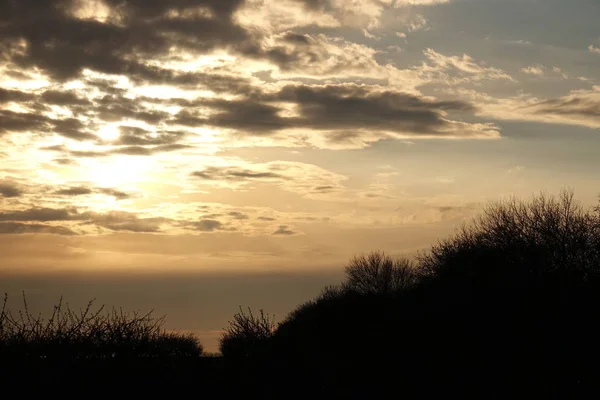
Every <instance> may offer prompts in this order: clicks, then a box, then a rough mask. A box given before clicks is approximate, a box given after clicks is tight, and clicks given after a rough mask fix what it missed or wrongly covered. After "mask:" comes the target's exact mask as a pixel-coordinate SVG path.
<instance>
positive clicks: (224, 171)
mask: <svg viewBox="0 0 600 400" xmlns="http://www.w3.org/2000/svg"><path fill="white" fill-rule="evenodd" d="M192 176H194V177H196V178H201V179H206V180H228V181H243V180H260V179H288V178H287V177H285V176H283V175H280V174H277V173H275V172H256V171H251V170H247V169H241V168H229V167H209V168H206V169H204V170H203V171H196V172H192Z"/></svg>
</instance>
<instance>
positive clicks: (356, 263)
mask: <svg viewBox="0 0 600 400" xmlns="http://www.w3.org/2000/svg"><path fill="white" fill-rule="evenodd" d="M345 272H346V281H345V282H344V283H343V285H344V287H345V288H347V289H348V290H353V291H356V292H358V293H362V294H391V293H394V292H398V291H401V290H404V289H406V288H409V287H411V286H413V285H414V284H415V283H416V282H417V280H418V277H419V274H418V271H417V268H416V266H415V265H414V263H413V262H412V261H410V260H408V259H406V258H401V259H393V258H391V257H390V256H388V255H386V254H385V253H384V252H381V251H374V252H371V253H368V254H366V255H365V254H362V255H359V256H355V257H353V258H352V259H351V260H350V263H349V264H348V265H347V266H346V269H345Z"/></svg>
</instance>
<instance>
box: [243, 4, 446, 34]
mask: <svg viewBox="0 0 600 400" xmlns="http://www.w3.org/2000/svg"><path fill="white" fill-rule="evenodd" d="M447 2H448V0H396V1H393V0H353V1H347V0H249V1H248V2H247V6H246V7H244V8H243V9H241V10H240V12H239V13H238V17H241V22H242V24H243V25H244V26H248V25H249V26H258V27H261V28H263V29H268V30H281V29H286V28H289V27H291V26H308V25H316V26H319V27H325V28H333V27H350V28H355V29H361V30H362V29H363V28H366V29H375V28H380V27H381V25H382V20H383V17H384V15H385V13H386V12H388V13H389V12H391V11H392V10H393V9H394V8H402V7H407V6H430V5H434V4H441V3H447ZM286 11H287V12H286Z"/></svg>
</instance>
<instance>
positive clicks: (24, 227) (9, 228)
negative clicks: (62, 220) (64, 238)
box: [0, 222, 77, 235]
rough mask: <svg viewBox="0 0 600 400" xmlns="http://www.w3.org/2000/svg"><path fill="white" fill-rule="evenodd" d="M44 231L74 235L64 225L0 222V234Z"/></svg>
mask: <svg viewBox="0 0 600 400" xmlns="http://www.w3.org/2000/svg"><path fill="white" fill-rule="evenodd" d="M26 233H36V234H40V233H46V234H53V235H76V234H77V233H75V232H74V231H72V230H71V229H69V228H66V227H64V226H53V225H44V224H24V223H20V222H0V234H3V235H7V234H26Z"/></svg>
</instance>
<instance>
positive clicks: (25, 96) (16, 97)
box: [0, 88, 35, 103]
mask: <svg viewBox="0 0 600 400" xmlns="http://www.w3.org/2000/svg"><path fill="white" fill-rule="evenodd" d="M34 97H35V96H34V95H32V94H30V93H25V92H21V91H19V90H9V89H3V88H0V103H8V102H11V101H27V100H32V99H33V98H34Z"/></svg>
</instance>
